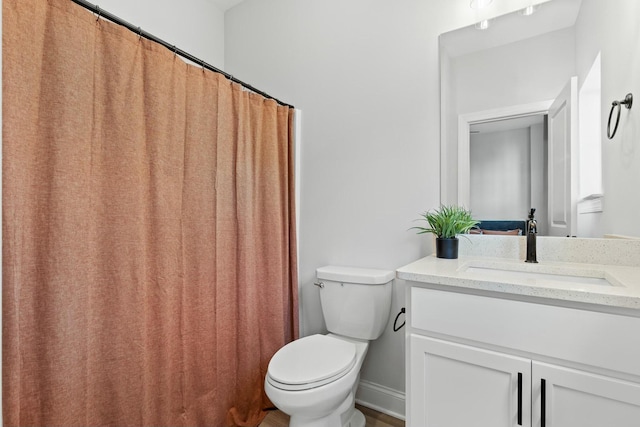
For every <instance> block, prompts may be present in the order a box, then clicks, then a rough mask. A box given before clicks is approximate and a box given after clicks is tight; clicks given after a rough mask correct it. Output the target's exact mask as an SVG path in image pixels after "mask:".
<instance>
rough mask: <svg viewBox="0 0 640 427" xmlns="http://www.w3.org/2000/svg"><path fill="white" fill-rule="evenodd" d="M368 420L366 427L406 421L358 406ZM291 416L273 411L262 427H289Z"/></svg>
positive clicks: (398, 424) (395, 426)
mask: <svg viewBox="0 0 640 427" xmlns="http://www.w3.org/2000/svg"><path fill="white" fill-rule="evenodd" d="M356 408H358V409H359V410H360V411H362V413H363V414H364V417H365V418H366V419H367V424H366V427H405V425H404V421H402V420H399V419H397V418H393V417H390V416H389V415H386V414H382V413H380V412H378V411H374V410H373V409H369V408H367V407H365V406H360V405H356ZM288 426H289V416H288V415H286V414H284V413H282V412H280V411H271V412H269V415H267V418H265V419H264V421H263V422H262V424H260V427H288Z"/></svg>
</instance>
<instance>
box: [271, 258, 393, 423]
mask: <svg viewBox="0 0 640 427" xmlns="http://www.w3.org/2000/svg"><path fill="white" fill-rule="evenodd" d="M316 274H317V278H318V280H319V281H318V283H317V285H318V287H319V289H320V302H321V306H322V311H323V314H324V317H325V321H326V323H327V329H328V330H329V333H328V334H326V335H320V334H316V335H310V336H307V337H304V338H300V339H298V340H296V341H293V342H291V343H289V344H287V345H285V346H284V347H282V348H281V349H280V350H278V352H276V354H275V355H274V356H273V357H272V358H271V361H270V362H269V367H268V370H267V375H266V378H265V385H264V388H265V392H266V394H267V396H268V397H269V399H271V402H273V404H274V405H275V406H276V407H278V409H280V410H281V411H282V412H284V413H286V414H288V415H289V416H290V421H289V425H290V426H291V427H340V426H342V427H364V425H365V418H364V415H363V414H362V413H361V412H360V411H358V410H357V409H355V393H356V389H357V387H358V381H359V379H360V369H361V367H362V363H363V361H364V358H365V356H366V354H367V349H368V348H369V340H372V339H377V338H378V337H379V336H380V335H381V334H382V332H383V331H384V328H385V327H386V324H387V322H388V319H389V311H390V309H391V283H392V280H393V277H394V273H393V272H392V271H387V270H372V269H358V268H351V267H334V266H329V267H323V268H319V269H318V270H317V271H316Z"/></svg>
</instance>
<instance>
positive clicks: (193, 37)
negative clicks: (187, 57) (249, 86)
mask: <svg viewBox="0 0 640 427" xmlns="http://www.w3.org/2000/svg"><path fill="white" fill-rule="evenodd" d="M93 3H94V4H96V3H97V4H98V6H100V8H101V9H104V10H106V11H108V12H110V13H112V14H114V15H116V16H118V17H119V18H122V19H124V20H125V21H127V22H129V23H130V24H133V25H135V26H136V27H140V28H142V29H143V30H144V31H146V32H148V33H151V34H153V35H154V36H157V37H159V38H160V39H162V40H164V41H166V42H167V43H170V44H174V45H176V46H177V47H178V48H180V49H182V50H184V51H186V52H188V53H190V54H192V55H193V56H195V57H197V58H199V59H202V60H203V61H205V62H207V63H209V64H211V65H213V66H214V67H216V68H219V69H221V70H224V12H222V11H221V10H220V9H218V7H217V6H216V5H215V4H214V3H213V2H212V1H210V0H183V1H179V2H178V1H175V0H135V1H132V0H99V1H98V0H96V1H93Z"/></svg>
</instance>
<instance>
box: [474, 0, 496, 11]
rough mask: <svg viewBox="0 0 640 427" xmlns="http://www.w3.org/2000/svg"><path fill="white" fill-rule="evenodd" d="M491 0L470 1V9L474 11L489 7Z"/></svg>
mask: <svg viewBox="0 0 640 427" xmlns="http://www.w3.org/2000/svg"><path fill="white" fill-rule="evenodd" d="M491 2H493V0H471V3H470V5H469V6H470V7H471V9H474V10H480V9H484V8H485V7H487V6H489V5H490V4H491Z"/></svg>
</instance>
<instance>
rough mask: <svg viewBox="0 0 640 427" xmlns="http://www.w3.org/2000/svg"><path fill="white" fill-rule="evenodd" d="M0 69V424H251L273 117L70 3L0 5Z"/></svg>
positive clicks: (292, 268)
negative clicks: (0, 45) (0, 139)
mask: <svg viewBox="0 0 640 427" xmlns="http://www.w3.org/2000/svg"><path fill="white" fill-rule="evenodd" d="M3 67H4V69H3V120H4V123H3V292H2V303H3V307H2V310H3V326H4V330H3V340H2V341H3V343H2V345H3V361H2V363H3V390H2V392H3V393H2V397H3V412H4V414H3V415H4V425H6V426H14V425H15V426H45V425H46V426H74V425H75V426H97V425H114V426H136V425H150V426H187V425H188V426H216V427H218V426H226V425H256V424H257V423H258V422H259V421H260V419H261V418H262V416H263V414H264V412H263V411H262V410H263V409H264V408H265V407H267V406H269V405H270V403H269V402H268V400H267V398H266V396H265V395H264V392H263V381H264V375H265V373H266V369H267V365H268V362H269V359H270V357H271V355H273V353H274V352H275V351H277V350H278V348H280V347H281V346H282V345H284V344H285V343H287V342H289V341H291V340H292V339H294V338H295V337H296V336H297V283H296V276H297V274H296V255H295V254H296V248H295V229H294V227H295V221H294V197H293V195H294V193H293V191H294V190H293V155H292V153H293V146H292V118H293V111H292V109H290V108H287V107H282V106H279V105H278V104H277V103H276V102H274V101H272V100H265V99H264V98H262V97H261V96H258V95H255V94H251V93H247V92H246V91H243V90H242V89H241V88H240V86H238V85H236V84H232V83H230V82H229V81H228V80H226V79H225V78H224V77H223V76H221V75H219V74H216V73H212V72H209V71H206V72H205V71H203V69H201V68H199V67H196V66H192V65H187V64H185V63H184V62H183V61H182V60H181V59H180V58H178V57H176V56H175V55H174V54H173V53H172V52H170V51H169V50H167V49H166V48H164V47H162V46H159V45H157V44H154V43H152V42H150V41H147V40H145V39H141V38H139V37H138V36H137V35H136V34H134V33H131V32H130V31H128V30H126V29H125V28H123V27H120V26H118V25H115V24H112V23H109V22H106V21H103V20H101V19H100V20H99V19H96V16H94V15H92V14H91V13H89V12H88V11H86V10H85V9H82V8H81V7H79V6H77V5H75V4H73V3H72V2H71V1H70V0H4V1H3Z"/></svg>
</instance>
